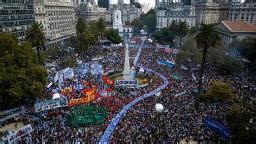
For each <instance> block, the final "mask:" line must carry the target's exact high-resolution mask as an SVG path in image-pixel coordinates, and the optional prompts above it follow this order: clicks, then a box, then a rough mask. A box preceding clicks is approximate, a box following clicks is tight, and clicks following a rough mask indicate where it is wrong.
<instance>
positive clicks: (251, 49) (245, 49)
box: [239, 38, 256, 72]
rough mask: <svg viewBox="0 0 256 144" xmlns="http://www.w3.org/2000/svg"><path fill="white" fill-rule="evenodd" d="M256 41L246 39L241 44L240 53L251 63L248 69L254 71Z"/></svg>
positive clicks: (255, 65) (255, 64)
mask: <svg viewBox="0 0 256 144" xmlns="http://www.w3.org/2000/svg"><path fill="white" fill-rule="evenodd" d="M255 45H256V39H255V38H254V39H253V38H247V39H244V40H243V41H242V42H241V44H240V49H239V52H240V53H241V55H242V56H244V57H245V58H246V59H248V60H249V61H250V64H249V65H248V68H249V69H250V70H251V71H252V72H255V71H256V48H255Z"/></svg>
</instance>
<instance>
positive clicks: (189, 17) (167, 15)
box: [155, 0, 196, 29]
mask: <svg viewBox="0 0 256 144" xmlns="http://www.w3.org/2000/svg"><path fill="white" fill-rule="evenodd" d="M156 2H157V3H156V8H155V11H156V20H157V26H156V28H157V29H161V28H165V27H169V26H170V25H171V24H172V22H173V21H175V22H179V21H183V22H187V24H188V25H189V27H192V26H195V22H196V16H195V7H194V6H193V5H184V4H183V3H182V2H175V3H173V1H172V0H168V1H164V0H163V1H159V0H157V1H156Z"/></svg>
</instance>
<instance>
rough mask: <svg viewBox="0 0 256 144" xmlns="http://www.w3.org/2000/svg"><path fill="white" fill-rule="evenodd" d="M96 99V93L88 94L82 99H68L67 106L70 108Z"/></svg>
mask: <svg viewBox="0 0 256 144" xmlns="http://www.w3.org/2000/svg"><path fill="white" fill-rule="evenodd" d="M97 98H98V93H93V94H92V93H90V94H88V95H86V96H84V97H81V98H77V99H70V100H69V101H68V106H69V107H72V106H75V105H79V104H87V103H89V102H91V101H93V100H96V99H97Z"/></svg>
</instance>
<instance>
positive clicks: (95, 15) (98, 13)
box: [78, 2, 106, 22]
mask: <svg viewBox="0 0 256 144" xmlns="http://www.w3.org/2000/svg"><path fill="white" fill-rule="evenodd" d="M78 15H79V17H81V18H83V19H84V20H85V21H86V22H88V21H92V20H95V21H97V20H98V19H100V18H103V19H105V16H106V8H100V7H99V6H98V5H96V4H95V3H94V4H93V3H90V2H87V3H86V4H81V5H80V7H79V10H78Z"/></svg>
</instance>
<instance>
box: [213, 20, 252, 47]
mask: <svg viewBox="0 0 256 144" xmlns="http://www.w3.org/2000/svg"><path fill="white" fill-rule="evenodd" d="M216 30H217V31H218V32H219V33H220V36H221V39H222V44H223V47H226V48H228V47H229V45H230V44H231V43H232V42H233V41H235V40H242V39H245V38H247V37H253V38H256V26H255V25H253V24H250V23H248V22H244V21H222V22H221V23H219V24H218V25H217V26H216Z"/></svg>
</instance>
